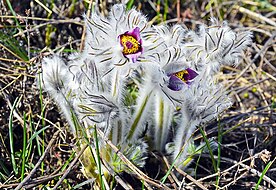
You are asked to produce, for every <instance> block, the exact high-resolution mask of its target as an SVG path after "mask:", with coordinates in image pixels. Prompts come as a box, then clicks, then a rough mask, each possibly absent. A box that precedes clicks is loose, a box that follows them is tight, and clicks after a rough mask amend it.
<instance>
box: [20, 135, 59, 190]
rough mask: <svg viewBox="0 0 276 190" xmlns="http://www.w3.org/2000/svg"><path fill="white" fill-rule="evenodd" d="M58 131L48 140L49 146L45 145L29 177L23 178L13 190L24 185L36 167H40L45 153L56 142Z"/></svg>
mask: <svg viewBox="0 0 276 190" xmlns="http://www.w3.org/2000/svg"><path fill="white" fill-rule="evenodd" d="M58 134H59V131H56V132H55V133H54V135H53V137H52V139H51V140H50V142H49V144H48V145H47V147H46V149H45V151H44V153H43V154H42V155H41V157H40V158H39V160H38V162H37V163H36V165H35V167H34V168H33V169H32V171H31V172H30V173H29V175H28V176H27V177H25V178H24V180H23V181H22V182H21V183H20V184H19V185H18V186H17V187H16V188H15V190H19V189H21V188H22V187H23V186H24V184H26V183H27V182H28V181H29V180H30V179H31V177H32V176H33V175H34V174H35V172H36V170H37V169H38V167H39V166H40V164H41V162H42V161H43V160H44V158H45V156H46V153H47V152H48V151H49V149H50V148H51V147H52V145H53V143H54V141H55V140H56V138H57V137H58Z"/></svg>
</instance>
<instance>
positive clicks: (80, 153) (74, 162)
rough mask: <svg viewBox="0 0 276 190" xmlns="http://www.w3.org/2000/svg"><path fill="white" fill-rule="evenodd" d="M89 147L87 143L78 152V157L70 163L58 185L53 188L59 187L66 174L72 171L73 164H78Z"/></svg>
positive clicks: (54, 189)
mask: <svg viewBox="0 0 276 190" xmlns="http://www.w3.org/2000/svg"><path fill="white" fill-rule="evenodd" d="M87 147H88V144H86V145H85V146H84V147H83V148H82V149H81V151H80V152H79V153H78V155H77V156H76V158H75V159H74V160H73V162H71V163H70V165H69V167H68V168H67V169H66V171H65V172H64V174H63V175H62V177H61V178H60V179H59V180H58V182H57V183H56V185H55V186H54V187H53V190H56V189H57V188H58V186H59V185H60V184H61V183H62V182H63V180H64V179H65V178H66V176H67V175H68V174H69V172H70V171H71V169H72V168H73V166H74V165H75V164H76V162H77V161H78V160H79V157H80V156H81V155H82V154H83V152H84V151H85V149H86V148H87Z"/></svg>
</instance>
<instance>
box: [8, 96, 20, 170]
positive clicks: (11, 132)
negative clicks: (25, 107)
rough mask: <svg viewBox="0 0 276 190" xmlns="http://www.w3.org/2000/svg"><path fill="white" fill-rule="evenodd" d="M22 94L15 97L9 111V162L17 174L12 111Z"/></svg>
mask: <svg viewBox="0 0 276 190" xmlns="http://www.w3.org/2000/svg"><path fill="white" fill-rule="evenodd" d="M21 98H22V96H20V97H16V99H15V101H14V103H13V105H12V109H11V112H10V116H9V139H10V151H11V164H12V169H13V171H14V173H15V174H16V175H17V174H18V168H17V166H16V162H15V156H14V141H13V111H14V110H15V108H16V106H17V104H18V102H19V101H20V100H21Z"/></svg>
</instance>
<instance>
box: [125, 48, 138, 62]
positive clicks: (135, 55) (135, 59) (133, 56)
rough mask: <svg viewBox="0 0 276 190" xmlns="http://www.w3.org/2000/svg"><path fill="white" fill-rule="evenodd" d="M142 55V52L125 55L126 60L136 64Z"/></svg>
mask: <svg viewBox="0 0 276 190" xmlns="http://www.w3.org/2000/svg"><path fill="white" fill-rule="evenodd" d="M141 54H142V51H138V52H137V53H134V54H128V55H124V56H125V57H126V58H128V59H131V60H132V62H133V63H135V62H136V61H137V59H138V57H139V56H140V55H141Z"/></svg>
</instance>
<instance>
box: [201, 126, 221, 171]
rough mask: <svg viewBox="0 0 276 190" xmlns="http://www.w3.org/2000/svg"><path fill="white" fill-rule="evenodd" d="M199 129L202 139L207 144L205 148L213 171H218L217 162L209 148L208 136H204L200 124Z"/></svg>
mask: <svg viewBox="0 0 276 190" xmlns="http://www.w3.org/2000/svg"><path fill="white" fill-rule="evenodd" d="M199 130H200V133H201V134H202V136H203V139H204V141H205V143H206V145H207V148H208V150H209V154H210V157H211V160H212V165H213V168H214V170H215V172H217V171H218V169H217V164H216V160H215V158H214V154H213V150H212V148H211V145H210V142H209V140H208V138H207V137H206V135H205V132H204V131H203V129H202V127H201V126H200V127H199Z"/></svg>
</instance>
